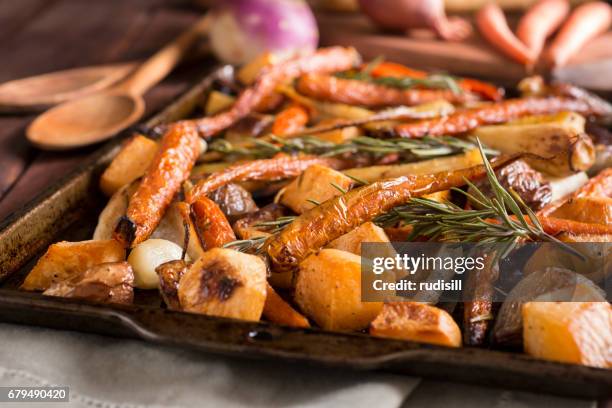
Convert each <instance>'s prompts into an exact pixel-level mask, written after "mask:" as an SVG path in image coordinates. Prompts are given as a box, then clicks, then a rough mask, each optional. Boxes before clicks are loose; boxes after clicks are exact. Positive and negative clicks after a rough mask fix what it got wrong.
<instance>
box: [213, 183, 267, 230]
mask: <svg viewBox="0 0 612 408" xmlns="http://www.w3.org/2000/svg"><path fill="white" fill-rule="evenodd" d="M210 199H211V200H213V201H214V202H215V203H216V204H217V205H218V206H219V208H220V209H221V211H223V214H225V216H226V217H227V219H228V220H229V221H230V222H231V221H236V220H237V219H238V218H240V217H243V216H244V215H246V214H248V213H252V212H253V211H257V209H258V208H257V204H255V201H253V196H252V195H251V193H249V192H248V191H247V190H246V189H245V188H244V187H242V186H240V185H238V184H234V183H230V184H227V185H225V186H222V187H219V188H218V189H216V190H215V191H213V192H212V193H211V194H210Z"/></svg>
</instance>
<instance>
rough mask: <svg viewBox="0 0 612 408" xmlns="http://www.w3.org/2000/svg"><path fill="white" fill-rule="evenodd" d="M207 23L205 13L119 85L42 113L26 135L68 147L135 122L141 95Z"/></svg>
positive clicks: (141, 107) (95, 139) (139, 113)
mask: <svg viewBox="0 0 612 408" xmlns="http://www.w3.org/2000/svg"><path fill="white" fill-rule="evenodd" d="M208 26H209V17H208V16H205V17H203V18H201V19H200V20H199V21H198V22H197V23H196V24H195V25H193V26H192V27H191V29H189V30H188V31H186V32H185V33H183V34H182V35H180V36H179V37H178V38H177V39H175V40H174V41H172V42H171V43H170V44H168V45H166V46H165V47H164V48H162V49H161V50H160V51H158V52H157V53H156V54H155V55H153V56H152V57H151V58H149V59H148V60H147V61H145V62H144V63H143V64H142V65H141V66H140V67H139V68H138V69H137V70H136V71H135V72H134V73H133V74H131V75H130V76H129V77H127V78H126V79H125V80H123V81H121V82H120V83H119V84H117V85H115V86H113V87H112V88H110V89H108V90H106V91H103V92H100V93H96V94H93V95H89V96H86V97H84V98H80V99H75V100H72V101H69V102H65V103H63V104H61V105H58V106H56V107H54V108H52V109H50V110H48V111H47V112H45V113H43V114H42V115H40V116H39V117H37V118H36V119H35V120H34V121H33V122H32V123H31V124H30V126H29V127H28V129H27V130H26V136H27V138H28V139H29V140H30V142H32V143H33V144H34V145H36V146H38V147H40V148H43V149H48V150H67V149H73V148H76V147H81V146H87V145H90V144H93V143H97V142H100V141H102V140H105V139H108V138H110V137H112V136H113V135H115V134H116V133H118V132H119V131H121V130H123V129H125V128H127V127H128V126H130V125H132V124H133V123H134V122H136V121H137V120H139V119H140V118H141V117H142V115H143V113H144V108H145V106H144V105H145V104H144V100H143V99H142V96H141V95H142V94H143V93H145V92H146V91H147V90H148V89H149V88H151V87H152V86H153V85H155V84H157V83H158V82H159V81H161V80H162V79H163V78H164V77H165V76H166V75H168V73H169V72H170V71H171V70H172V68H174V66H175V65H176V64H177V63H178V61H179V60H180V59H181V58H182V57H183V55H184V54H185V52H186V51H187V50H188V49H189V48H190V46H191V45H192V44H193V43H194V42H195V40H196V39H197V38H198V36H199V35H200V34H202V33H204V32H206V31H207V29H208Z"/></svg>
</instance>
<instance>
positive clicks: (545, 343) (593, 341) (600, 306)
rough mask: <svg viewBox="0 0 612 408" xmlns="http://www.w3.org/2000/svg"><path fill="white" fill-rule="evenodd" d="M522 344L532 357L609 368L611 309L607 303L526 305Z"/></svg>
mask: <svg viewBox="0 0 612 408" xmlns="http://www.w3.org/2000/svg"><path fill="white" fill-rule="evenodd" d="M522 315H523V327H524V328H523V343H524V347H525V351H526V352H527V354H530V355H532V356H534V357H538V358H542V359H545V360H553V361H561V362H564V363H574V364H584V365H588V366H593V367H602V368H610V367H612V306H610V304H609V303H608V302H529V303H526V304H525V305H523V308H522Z"/></svg>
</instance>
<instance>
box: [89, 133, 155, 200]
mask: <svg viewBox="0 0 612 408" xmlns="http://www.w3.org/2000/svg"><path fill="white" fill-rule="evenodd" d="M157 148H158V146H157V143H155V142H154V141H153V140H151V139H149V138H147V137H145V136H142V135H135V136H134V137H132V138H131V139H129V140H128V141H127V142H126V143H125V144H124V145H123V147H122V148H121V151H120V152H119V153H118V154H117V156H115V158H114V159H113V161H112V162H111V163H110V165H109V166H108V167H107V168H106V170H104V173H102V177H101V178H100V189H101V190H102V192H103V193H104V194H106V195H107V196H111V195H113V194H114V193H115V192H116V191H117V190H119V189H120V188H121V187H123V186H125V185H126V184H129V183H131V182H132V181H134V180H136V179H137V178H139V177H141V176H142V175H143V174H144V173H145V171H147V168H148V167H149V164H150V163H151V161H152V160H153V157H154V156H155V154H156V153H157Z"/></svg>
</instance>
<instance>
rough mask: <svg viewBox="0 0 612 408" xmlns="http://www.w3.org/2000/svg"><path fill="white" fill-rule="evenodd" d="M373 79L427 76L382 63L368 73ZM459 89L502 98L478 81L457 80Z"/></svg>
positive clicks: (397, 65) (502, 94) (483, 95)
mask: <svg viewBox="0 0 612 408" xmlns="http://www.w3.org/2000/svg"><path fill="white" fill-rule="evenodd" d="M370 75H372V76H373V77H374V78H380V77H394V78H415V79H424V78H427V77H428V76H429V75H428V74H427V72H425V71H418V70H416V69H412V68H409V67H406V66H404V65H402V64H397V63H395V62H389V61H383V62H381V63H380V64H377V65H376V66H375V67H374V69H372V71H371V72H370ZM458 85H459V87H460V88H461V89H462V90H464V91H467V92H472V93H475V94H477V95H479V96H481V97H482V98H484V99H488V100H491V101H499V100H501V99H502V98H503V96H504V91H503V89H501V88H498V87H496V86H495V85H493V84H490V83H487V82H482V81H478V80H476V79H471V78H462V79H459V80H458Z"/></svg>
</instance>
